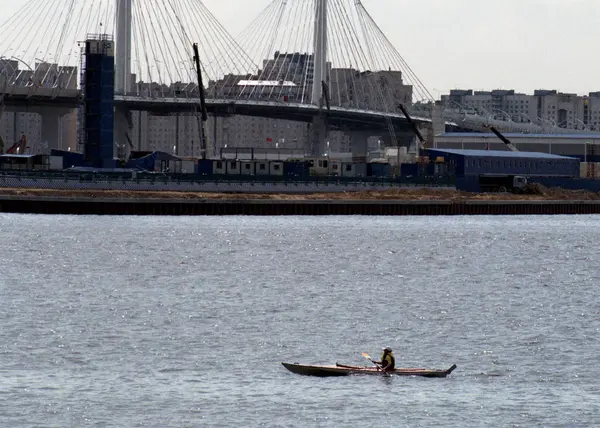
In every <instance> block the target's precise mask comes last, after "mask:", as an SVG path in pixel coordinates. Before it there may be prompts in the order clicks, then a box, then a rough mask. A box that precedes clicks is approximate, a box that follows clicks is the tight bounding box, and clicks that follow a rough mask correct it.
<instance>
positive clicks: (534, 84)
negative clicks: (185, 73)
mask: <svg viewBox="0 0 600 428" xmlns="http://www.w3.org/2000/svg"><path fill="white" fill-rule="evenodd" d="M77 1H83V0H77ZM134 1H135V0H134ZM289 1H298V0H289ZM269 2H270V0H205V1H204V3H205V4H206V5H207V6H208V7H209V8H210V9H211V10H212V12H213V13H214V14H215V15H216V16H217V18H219V19H220V20H221V22H222V23H223V24H224V25H225V27H226V28H227V29H228V30H229V31H230V32H231V33H232V34H233V35H237V34H238V33H239V32H241V30H242V29H243V28H244V27H245V26H246V25H247V24H249V23H250V21H251V20H252V19H253V18H254V17H255V16H256V15H257V14H258V13H259V11H260V10H262V9H263V8H264V7H266V5H267V4H268V3H269ZM24 3H26V1H25V0H0V21H2V22H3V21H5V20H6V19H7V18H8V17H9V16H10V15H12V13H14V11H15V10H16V9H17V8H19V7H21V6H22V5H23V4H24ZM363 3H364V5H365V7H366V8H367V9H368V10H369V11H370V13H371V15H372V16H373V18H374V19H375V20H376V21H377V22H378V24H379V26H380V27H381V28H382V30H383V31H384V32H385V33H386V34H387V35H388V38H389V39H390V40H391V41H392V43H393V44H394V46H396V48H397V49H398V50H399V51H400V53H401V54H402V55H403V57H404V59H405V60H406V61H407V62H408V64H409V65H410V66H411V67H412V69H413V71H414V72H415V73H416V74H417V75H418V76H419V77H420V79H421V80H422V81H423V83H424V84H425V86H426V87H427V88H428V89H429V91H430V92H431V93H432V95H433V96H434V97H436V98H437V97H438V96H439V94H440V92H441V93H447V91H448V89H450V88H454V87H459V88H464V89H493V88H504V89H516V90H518V91H522V92H532V91H533V90H534V89H539V88H545V89H558V90H561V91H564V92H577V93H580V94H583V93H587V92H590V91H597V90H600V55H599V54H598V52H599V51H600V49H599V47H598V45H599V44H600V0H364V1H363ZM0 54H2V53H1V52H0Z"/></svg>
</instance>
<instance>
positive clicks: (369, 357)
mask: <svg viewBox="0 0 600 428" xmlns="http://www.w3.org/2000/svg"><path fill="white" fill-rule="evenodd" d="M362 356H363V357H365V358H366V359H367V360H369V361H370V362H372V363H373V364H375V367H377V370H381V367H380V366H379V364H377V363H376V362H375V361H373V360H372V359H371V356H370V355H369V354H367V353H366V352H363V353H362Z"/></svg>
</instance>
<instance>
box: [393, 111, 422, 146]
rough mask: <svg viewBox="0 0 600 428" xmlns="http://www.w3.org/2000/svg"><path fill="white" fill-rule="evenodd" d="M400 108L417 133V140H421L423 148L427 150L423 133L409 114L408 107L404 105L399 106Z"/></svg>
mask: <svg viewBox="0 0 600 428" xmlns="http://www.w3.org/2000/svg"><path fill="white" fill-rule="evenodd" d="M398 108H399V109H400V110H401V111H402V114H403V115H404V116H405V117H406V120H408V123H410V126H412V129H413V131H415V134H416V135H417V138H418V139H419V143H420V145H421V148H422V149H425V148H426V145H425V143H426V142H425V138H423V135H422V134H421V131H419V127H418V126H417V124H416V123H415V122H413V120H412V118H411V117H410V114H409V113H408V110H406V107H404V104H398Z"/></svg>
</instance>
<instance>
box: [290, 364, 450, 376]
mask: <svg viewBox="0 0 600 428" xmlns="http://www.w3.org/2000/svg"><path fill="white" fill-rule="evenodd" d="M281 364H283V367H285V368H286V369H288V370H289V371H291V372H292V373H296V374H299V375H304V376H318V377H328V376H348V375H363V374H364V375H382V374H384V373H383V372H382V371H381V370H378V369H377V368H376V367H360V366H349V365H345V364H339V363H336V365H335V366H321V365H308V364H298V363H295V364H292V363H281ZM455 368H456V364H453V365H452V367H450V368H449V369H448V370H429V369H396V370H394V371H393V372H389V373H385V374H386V375H387V374H394V375H396V376H423V377H446V376H448V375H449V374H450V373H452V371H454V369H455Z"/></svg>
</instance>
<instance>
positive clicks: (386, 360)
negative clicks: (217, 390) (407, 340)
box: [373, 346, 396, 372]
mask: <svg viewBox="0 0 600 428" xmlns="http://www.w3.org/2000/svg"><path fill="white" fill-rule="evenodd" d="M373 362H374V363H377V364H379V365H380V366H381V369H382V370H383V371H384V372H391V371H394V369H395V368H396V358H394V354H393V353H392V348H390V347H389V346H388V347H385V348H383V355H382V357H381V361H373Z"/></svg>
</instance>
